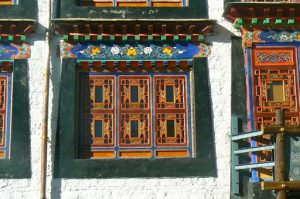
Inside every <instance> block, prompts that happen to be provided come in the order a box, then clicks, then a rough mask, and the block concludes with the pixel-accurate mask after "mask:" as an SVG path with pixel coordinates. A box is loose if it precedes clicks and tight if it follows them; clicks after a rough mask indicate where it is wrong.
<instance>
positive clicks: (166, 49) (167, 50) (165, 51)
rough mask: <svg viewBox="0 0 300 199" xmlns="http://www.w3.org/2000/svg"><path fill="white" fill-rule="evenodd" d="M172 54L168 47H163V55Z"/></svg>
mask: <svg viewBox="0 0 300 199" xmlns="http://www.w3.org/2000/svg"><path fill="white" fill-rule="evenodd" d="M172 52H173V49H172V48H171V47H170V46H167V47H164V49H163V53H165V54H168V55H171V54H172Z"/></svg>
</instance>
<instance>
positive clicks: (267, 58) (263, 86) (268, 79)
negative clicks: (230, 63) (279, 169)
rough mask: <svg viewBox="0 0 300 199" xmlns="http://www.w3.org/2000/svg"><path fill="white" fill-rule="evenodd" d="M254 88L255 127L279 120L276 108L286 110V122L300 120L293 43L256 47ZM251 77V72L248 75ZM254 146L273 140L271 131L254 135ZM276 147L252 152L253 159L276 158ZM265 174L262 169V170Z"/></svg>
mask: <svg viewBox="0 0 300 199" xmlns="http://www.w3.org/2000/svg"><path fill="white" fill-rule="evenodd" d="M252 55H253V57H252V59H253V64H252V74H251V76H252V77H251V81H252V88H249V90H250V94H251V95H253V102H252V103H251V104H250V106H252V107H253V111H254V115H252V116H251V118H252V119H253V122H254V126H253V127H254V129H252V130H255V129H261V127H262V126H265V125H270V124H275V122H276V119H275V110H276V109H281V110H285V123H286V124H299V117H300V111H299V94H298V93H299V88H298V84H297V82H298V69H297V67H296V63H297V61H295V48H293V47H257V48H254V49H253V50H252ZM248 77H249V76H248ZM251 143H252V146H253V147H254V146H265V145H270V144H271V143H272V140H271V137H270V136H269V135H264V136H262V137H259V138H256V139H253V140H252V141H251ZM272 158H273V157H272V151H270V150H267V151H262V152H257V153H255V154H252V160H253V162H254V163H255V162H266V161H272ZM258 174H259V175H261V171H260V172H258Z"/></svg>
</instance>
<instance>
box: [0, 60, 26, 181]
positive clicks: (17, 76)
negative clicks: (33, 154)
mask: <svg viewBox="0 0 300 199" xmlns="http://www.w3.org/2000/svg"><path fill="white" fill-rule="evenodd" d="M13 67H14V72H13V95H12V99H13V103H12V120H11V121H12V130H11V157H10V159H8V160H0V178H30V177H31V163H30V126H29V125H30V124H29V94H28V93H29V85H28V74H27V70H28V64H27V60H15V62H14V66H13Z"/></svg>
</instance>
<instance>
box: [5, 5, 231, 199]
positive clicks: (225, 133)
mask: <svg viewBox="0 0 300 199" xmlns="http://www.w3.org/2000/svg"><path fill="white" fill-rule="evenodd" d="M208 6H209V17H210V19H216V20H217V21H218V22H217V25H216V29H215V32H214V33H213V35H212V36H210V37H209V39H208V41H209V42H211V44H212V54H211V55H210V57H209V59H208V66H209V81H210V84H209V85H210V89H211V101H212V106H213V121H214V124H213V125H214V130H215V132H214V140H215V146H216V156H217V175H218V177H217V178H212V177H211V178H177V179H174V178H170V179H169V178H163V179H162V178H150V179H103V180H98V179H89V180H74V179H72V180H68V179H53V178H52V171H53V158H54V157H53V156H54V145H55V133H56V124H57V110H58V96H59V84H60V71H61V65H60V62H59V58H58V57H57V55H56V48H57V45H58V42H59V38H57V37H56V38H54V39H53V42H52V51H51V54H52V59H51V63H52V67H51V82H50V100H49V102H50V104H49V138H48V140H49V142H48V144H49V145H48V146H49V147H48V174H47V177H48V180H47V198H53V199H56V198H105V199H108V198H115V199H119V198H120V199H123V198H124V199H127V198H128V199H129V198H130V199H134V198H136V199H152V198H153V199H167V198H170V199H177V198H178V199H185V198H186V199H193V198H195V199H202V198H216V199H217V198H220V199H226V198H229V197H230V139H229V135H230V115H231V114H230V110H231V107H230V106H231V105H230V101H231V83H230V82H231V70H230V68H231V38H230V37H231V36H232V34H233V33H235V34H237V33H236V32H234V30H233V28H232V25H231V24H230V23H229V22H227V21H225V20H224V19H223V18H222V13H223V0H208ZM38 7H39V19H38V20H39V26H38V29H37V33H36V34H35V35H34V36H32V37H30V40H29V42H30V44H31V46H32V57H31V58H30V59H29V81H30V91H29V92H30V94H29V96H30V119H31V122H30V125H31V128H30V129H31V167H32V178H31V179H21V180H20V179H18V180H16V179H13V180H7V179H0V198H1V199H2V198H5V199H6V198H30V199H34V198H39V194H40V192H39V191H40V190H39V189H40V168H41V166H40V165H41V163H40V151H41V150H40V148H41V133H42V112H43V100H44V98H43V95H44V76H43V74H44V71H45V64H46V55H45V45H46V43H45V27H47V25H48V22H47V17H48V15H47V13H48V7H47V1H46V0H38ZM199 147H201V146H199ZM199 166H201V165H199ZM20 169H21V168H20Z"/></svg>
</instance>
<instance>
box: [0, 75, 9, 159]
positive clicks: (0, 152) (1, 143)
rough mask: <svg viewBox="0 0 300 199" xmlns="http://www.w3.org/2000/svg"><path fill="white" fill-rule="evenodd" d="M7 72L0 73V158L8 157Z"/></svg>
mask: <svg viewBox="0 0 300 199" xmlns="http://www.w3.org/2000/svg"><path fill="white" fill-rule="evenodd" d="M10 79H11V75H10V74H9V73H0V159H6V158H9V146H10V144H9V142H10V104H9V101H10V93H11V88H10V81H11V80H10Z"/></svg>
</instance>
